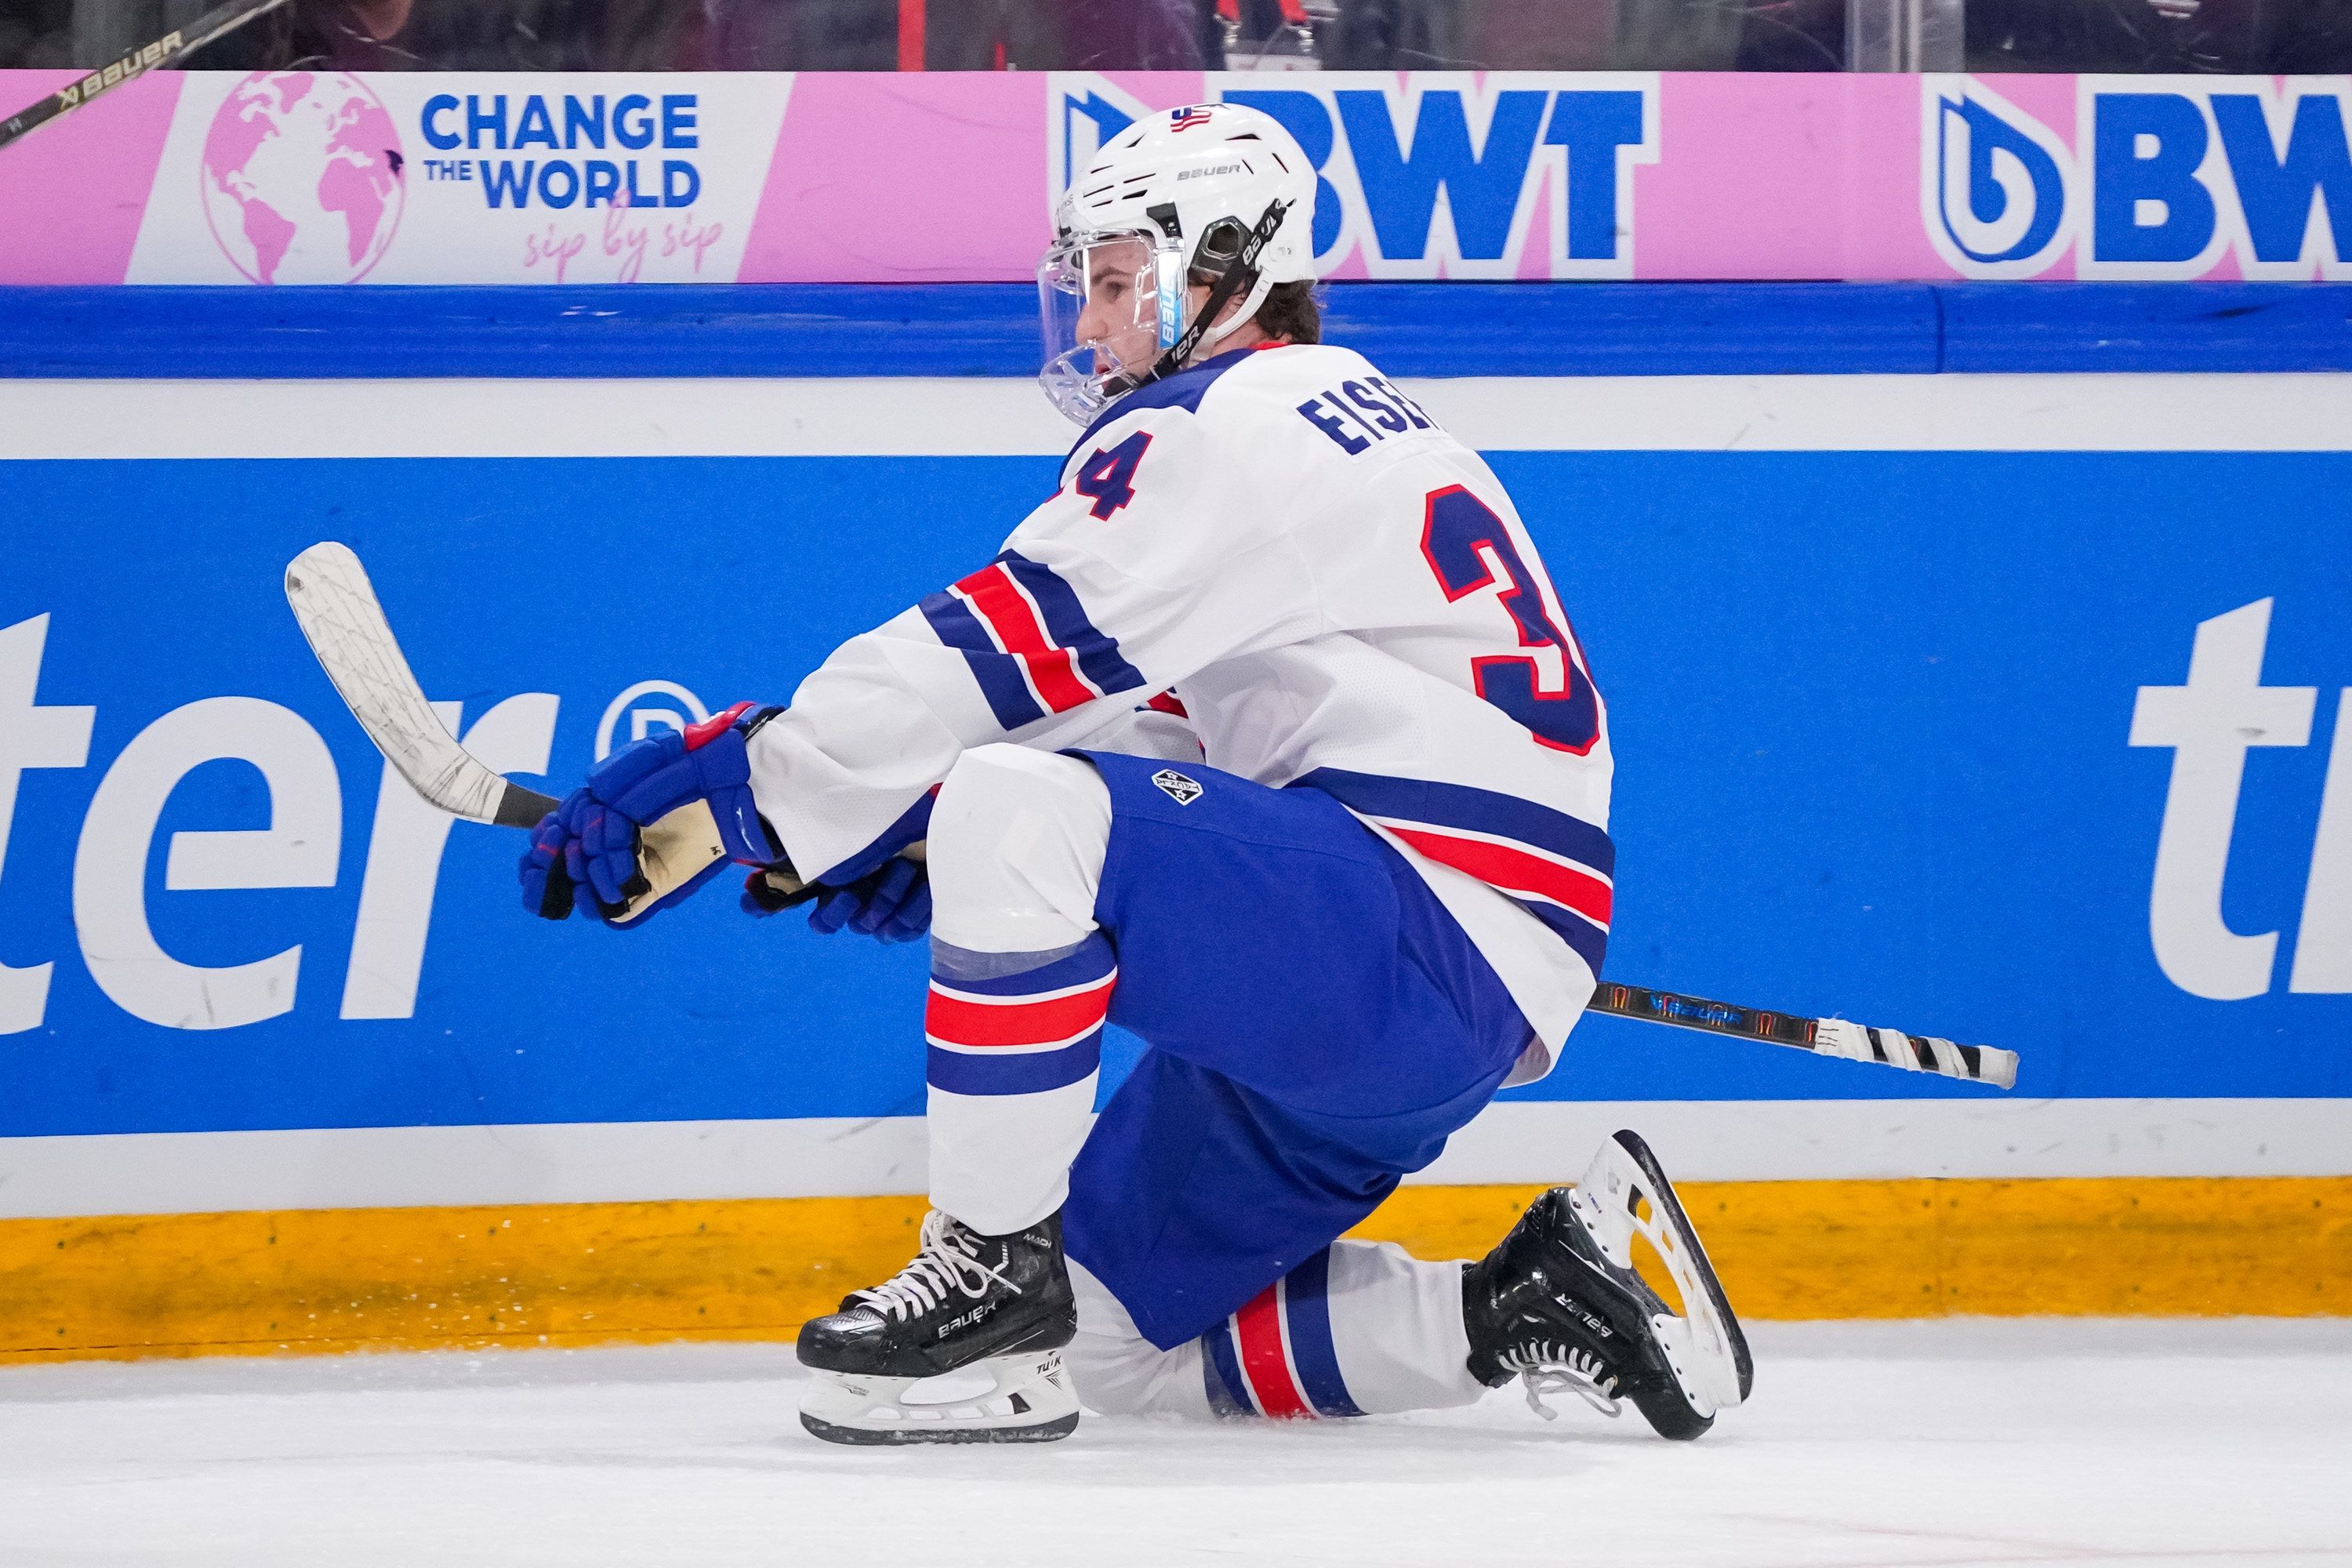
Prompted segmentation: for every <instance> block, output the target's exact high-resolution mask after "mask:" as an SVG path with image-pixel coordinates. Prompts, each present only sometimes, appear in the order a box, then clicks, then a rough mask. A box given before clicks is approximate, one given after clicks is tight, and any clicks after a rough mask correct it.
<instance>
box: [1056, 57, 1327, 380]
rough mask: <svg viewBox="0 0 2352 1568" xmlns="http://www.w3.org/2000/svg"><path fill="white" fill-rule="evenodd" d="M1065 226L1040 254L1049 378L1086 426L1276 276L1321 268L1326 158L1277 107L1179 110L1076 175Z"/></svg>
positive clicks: (1255, 300)
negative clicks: (1196, 294)
mask: <svg viewBox="0 0 2352 1568" xmlns="http://www.w3.org/2000/svg"><path fill="white" fill-rule="evenodd" d="M1054 231H1055V234H1054V243H1053V246H1052V247H1051V248H1049V249H1048V250H1047V251H1046V252H1045V259H1044V260H1043V261H1040V262H1039V263H1038V264H1037V294H1038V308H1039V312H1040V314H1041V316H1042V317H1043V320H1044V325H1045V370H1044V372H1043V373H1042V374H1040V375H1039V376H1038V380H1039V381H1040V382H1041V383H1042V384H1044V386H1045V395H1046V396H1047V397H1049V398H1051V399H1053V402H1054V405H1055V407H1056V408H1059V409H1060V410H1061V411H1062V412H1063V413H1064V414H1066V415H1067V416H1069V417H1070V418H1072V419H1074V420H1076V422H1077V423H1079V424H1081V425H1085V424H1089V423H1091V422H1092V421H1093V419H1094V417H1095V416H1097V414H1100V413H1101V412H1102V411H1103V409H1104V408H1106V407H1107V406H1108V405H1110V403H1111V402H1112V401H1113V400H1114V399H1117V398H1118V397H1121V396H1123V395H1126V394H1128V393H1129V392H1132V391H1134V390H1135V389H1136V388H1137V387H1139V386H1141V385H1143V384H1145V383H1146V382H1149V381H1154V380H1157V379H1158V378H1159V377H1160V376H1163V375H1167V374H1171V373H1173V372H1175V371H1178V370H1181V369H1182V368H1183V367H1184V366H1185V365H1187V364H1189V363H1192V362H1193V361H1194V360H1195V359H1198V358H1201V357H1202V355H1203V353H1204V352H1205V351H1207V350H1209V349H1210V348H1211V347H1212V346H1213V345H1214V344H1215V343H1217V342H1219V341H1221V340H1222V339H1223V338H1224V337H1225V336H1226V335H1227V334H1228V333H1230V332H1232V331H1234V329H1235V328H1236V327H1238V326H1240V325H1241V324H1242V323H1243V322H1244V321H1248V320H1249V319H1250V318H1251V317H1252V316H1254V315H1255V314H1256V313H1257V309H1258V307H1259V306H1260V305H1261V304H1263V303H1265V296H1266V292H1267V290H1268V289H1272V288H1273V287H1274V286H1275V285H1276V284H1277V283H1295V282H1303V281H1307V280H1311V279H1313V278H1314V276H1315V243H1314V233H1315V166H1314V164H1312V163H1308V162H1307V154H1306V153H1303V152H1301V151H1300V150H1299V146H1298V143H1297V141H1296V140H1295V139H1294V138H1293V137H1292V136H1291V134H1290V132H1287V131H1285V130H1284V129H1283V128H1282V124H1281V122H1280V121H1276V119H1274V118H1273V117H1272V116H1271V115H1267V114H1263V113H1260V112H1259V111H1258V110H1255V109H1244V108H1243V107H1242V106H1241V105H1239V104H1236V103H1202V104H1193V105H1192V106H1191V107H1189V108H1184V109H1171V110H1168V111H1167V112H1166V113H1164V114H1155V115H1153V116H1151V117H1150V119H1147V120H1144V121H1139V122H1138V123H1137V124H1134V125H1131V126H1129V127H1128V129H1126V130H1125V131H1122V132H1119V133H1118V135H1117V136H1115V137H1113V138H1112V139H1111V140H1110V142H1108V143H1107V144H1106V145H1105V146H1104V147H1103V149H1102V150H1101V152H1100V153H1098V154H1097V157H1096V159H1095V161H1094V163H1091V164H1089V165H1088V166H1087V168H1086V169H1085V170H1083V171H1082V172H1080V173H1079V174H1077V175H1076V177H1075V178H1073V179H1072V180H1071V181H1070V189H1069V192H1068V194H1067V195H1065V196H1063V198H1062V201H1061V205H1060V206H1059V207H1057V208H1056V209H1055V214H1054ZM1204 283H1205V284H1207V285H1208V286H1209V289H1210V292H1209V296H1208V298H1207V300H1204V301H1202V304H1201V306H1200V307H1199V308H1198V309H1197V310H1196V309H1195V308H1194V306H1193V303H1192V289H1195V288H1197V287H1199V286H1200V285H1202V284H1204ZM1234 301H1238V302H1239V304H1238V308H1237V309H1234V310H1232V311H1231V312H1230V313H1227V312H1226V310H1225V308H1226V306H1227V305H1228V304H1231V303H1233V302H1234ZM1221 315H1222V316H1223V321H1219V318H1220V316H1221Z"/></svg>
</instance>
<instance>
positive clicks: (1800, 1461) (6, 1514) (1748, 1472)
mask: <svg viewBox="0 0 2352 1568" xmlns="http://www.w3.org/2000/svg"><path fill="white" fill-rule="evenodd" d="M1753 1337H1754V1340H1755V1343H1756V1348H1757V1352H1758V1362H1759V1368H1758V1373H1757V1387H1756V1394H1755V1397H1754V1399H1753V1400H1752V1401H1751V1403H1750V1404H1749V1405H1747V1406H1745V1407H1743V1408H1741V1409H1738V1410H1736V1411H1732V1412H1729V1413H1727V1415H1724V1416H1723V1417H1722V1419H1721V1420H1719V1421H1718V1423H1717V1427H1716V1430H1715V1431H1714V1432H1713V1433H1711V1434H1709V1435H1708V1436H1706V1437H1704V1438H1702V1439H1700V1440H1699V1441H1698V1442H1697V1443H1696V1444H1689V1445H1675V1444H1667V1443H1664V1442H1661V1441H1659V1440H1658V1439H1656V1438H1655V1437H1653V1436H1650V1434H1649V1433H1648V1431H1647V1430H1646V1428H1644V1427H1643V1426H1642V1425H1641V1421H1640V1418H1639V1416H1638V1415H1634V1414H1633V1413H1632V1412H1631V1411H1628V1412H1627V1414H1626V1415H1625V1416H1624V1418H1623V1419H1622V1420H1620V1421H1616V1422H1607V1421H1603V1420H1601V1418H1599V1417H1598V1416H1596V1415H1592V1414H1591V1413H1590V1412H1588V1411H1586V1410H1584V1409H1583V1408H1582V1407H1581V1406H1579V1405H1574V1404H1573V1402H1570V1404H1569V1405H1568V1406H1567V1407H1566V1408H1565V1409H1564V1410H1563V1413H1562V1415H1561V1416H1560V1419H1559V1421H1558V1422H1557V1423H1556V1424H1554V1425H1551V1426H1547V1425H1546V1424H1544V1423H1543V1422H1541V1421H1539V1420H1538V1419H1537V1418H1536V1417H1535V1416H1533V1415H1530V1414H1529V1413H1528V1409H1527V1407H1526V1406H1525V1405H1524V1404H1522V1403H1521V1402H1520V1399H1519V1396H1518V1395H1517V1392H1516V1391H1515V1390H1505V1391H1501V1392H1498V1393H1496V1394H1492V1395H1490V1396H1489V1397H1488V1398H1487V1400H1486V1402H1485V1403H1484V1404H1482V1405H1478V1406H1476V1407H1475V1408H1473V1409H1469V1410H1465V1411H1459V1412H1454V1413H1451V1414H1447V1415H1430V1416H1418V1417H1396V1418H1379V1419H1372V1420H1366V1421H1357V1422H1337V1423H1328V1424H1321V1425H1305V1424H1301V1425H1295V1426H1280V1427H1264V1426H1255V1427H1235V1426H1222V1427H1199V1426H1180V1425H1173V1424H1170V1423H1166V1422H1160V1421H1152V1420H1143V1419H1117V1420H1114V1419H1104V1418H1100V1417H1094V1416H1089V1417H1087V1419H1086V1420H1085V1421H1084V1422H1083V1423H1082V1424H1081V1426H1080V1427H1079V1429H1078V1432H1077V1434H1076V1436H1074V1437H1072V1438H1071V1439H1070V1440H1068V1441H1066V1442H1063V1443H1058V1444H1053V1445H1047V1446H1044V1447H1030V1448H997V1449H983V1448H935V1449H928V1450H919V1451H895V1452H894V1451H876V1450H869V1449H851V1448H839V1447H829V1446H827V1445H825V1444H823V1443H819V1442H817V1441H815V1440H814V1439H813V1438H810V1437H807V1436H804V1435H803V1434H802V1432H801V1431H800V1430H799V1427H798V1425H797V1423H796V1421H795V1419H794V1416H793V1408H794V1405H795V1402H796V1400H797V1398H798V1395H799V1392H800V1381H799V1375H798V1372H797V1369H796V1368H795V1366H794V1365H793V1359H792V1353H791V1352H790V1350H789V1349H785V1348H782V1347H768V1346H723V1345H722V1346H686V1345H680V1346H672V1347H665V1348H658V1349H646V1350H629V1349H621V1350H607V1351H580V1352H560V1351H556V1352H550V1351H538V1352H509V1353H499V1354H488V1355H472V1356H468V1355H449V1354H440V1355H415V1356H393V1355H383V1356H365V1357H353V1358H348V1359H338V1360H323V1359H300V1360H289V1361H275V1362H272V1361H249V1360H221V1361H210V1362H196V1363H187V1362H181V1363H145V1364H140V1365H114V1364H103V1363H79V1364H68V1365H59V1366H43V1367H22V1368H13V1369H8V1370H5V1371H0V1563H5V1564H6V1565H7V1568H29V1565H35V1564H47V1563H173V1564H236V1565H239V1568H249V1565H259V1564H279V1563H287V1564H295V1563H299V1564H312V1563H333V1564H337V1565H343V1564H376V1563H419V1564H425V1563H435V1564H438V1563H501V1564H525V1563H567V1564H569V1563H599V1564H601V1563H631V1564H640V1563H643V1564H652V1563H795V1564H797V1563H860V1564H900V1563H906V1564H913V1563H948V1564H980V1563H1008V1564H1021V1565H1024V1568H1027V1565H1043V1564H1058V1563H1086V1564H1088V1565H1089V1568H1129V1565H1132V1564H1142V1563H1162V1562H1173V1561H1191V1560H1193V1559H1207V1560H1217V1561H1228V1562H1245V1563H1256V1562H1266V1563H1285V1564H1295V1563H1333V1564H1347V1565H1349V1568H1360V1565H1363V1564H1375V1563H1400V1564H1403V1563H1411V1564H1422V1563H1473V1564H1479V1565H1481V1568H1485V1565H1489V1564H1494V1565H1516V1564H1521V1563H1547V1564H1548V1563H1580V1564H1581V1563H1592V1564H1610V1565H1612V1568H1619V1565H1622V1568H1674V1565H1678V1564H1716V1563H1722V1564H1737V1565H1738V1568H1780V1565H1786V1568H1816V1565H1818V1568H1865V1565H1867V1568H1880V1565H1884V1568H1898V1565H1900V1568H1908V1565H1913V1564H1923V1565H1924V1564H1932V1565H1936V1568H1964V1565H1968V1564H1976V1563H1988V1564H2012V1563H2104V1564H2161V1565H2163V1568H2190V1565H2195V1564H2207V1563H2212V1564H2222V1563H2228V1564H2258V1565H2261V1568H2305V1565H2312V1564H2321V1563H2326V1564H2337V1565H2344V1564H2352V1321H2311V1322H2279V1321H2205V1322H2179V1323H2148V1322H2136V1323H2124V1322H2099V1321H1983V1320H1979V1321H1942V1322H1914V1323H1890V1324H1870V1325H1851V1324H1771V1323H1766V1324H1759V1325H1755V1326H1754V1331H1753Z"/></svg>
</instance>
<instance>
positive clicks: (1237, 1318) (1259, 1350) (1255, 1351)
mask: <svg viewBox="0 0 2352 1568" xmlns="http://www.w3.org/2000/svg"><path fill="white" fill-rule="evenodd" d="M1276 1289H1277V1287H1276V1286H1275V1285H1269V1286H1267V1287H1266V1288H1265V1289H1263V1290H1261V1291H1259V1292H1258V1293H1257V1294H1256V1295H1255V1296H1253V1297H1251V1298H1250V1300H1249V1305H1247V1306H1245V1307H1244V1308H1243V1309H1242V1310H1240V1311H1238V1312H1236V1313H1234V1330H1235V1332H1234V1340H1235V1341H1236V1342H1238V1343H1239V1344H1240V1346H1241V1352H1242V1376H1243V1377H1244V1378H1245V1379H1246V1380H1248V1383H1249V1385H1250V1392H1251V1393H1253V1394H1255V1395H1256V1396H1257V1405H1258V1408H1259V1409H1260V1410H1261V1411H1264V1412H1265V1414H1266V1415H1270V1416H1273V1417H1274V1418H1275V1419H1276V1420H1297V1419H1299V1418H1301V1417H1308V1416H1312V1415H1314V1414H1315V1407H1314V1406H1313V1405H1309V1404H1308V1403H1307V1391H1306V1390H1304V1389H1302V1388H1300V1387H1299V1386H1298V1380H1297V1378H1295V1377H1293V1376H1291V1374H1290V1358H1289V1357H1288V1356H1286V1355H1284V1354H1283V1353H1282V1307H1281V1304H1280V1303H1279V1302H1278V1301H1277V1300H1276Z"/></svg>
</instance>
